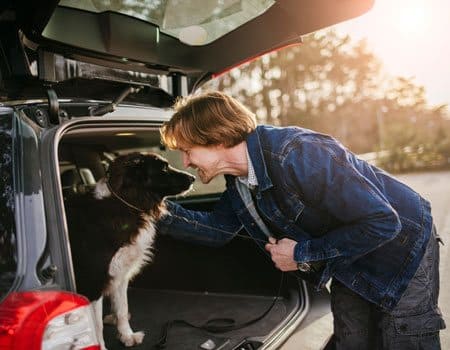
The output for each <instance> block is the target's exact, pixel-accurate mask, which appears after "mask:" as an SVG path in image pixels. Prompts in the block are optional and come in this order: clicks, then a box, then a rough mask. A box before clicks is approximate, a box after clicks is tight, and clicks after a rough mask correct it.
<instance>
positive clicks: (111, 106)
mask: <svg viewBox="0 0 450 350" xmlns="http://www.w3.org/2000/svg"><path fill="white" fill-rule="evenodd" d="M142 88H143V87H142V86H139V87H133V86H129V87H127V88H126V89H125V90H123V91H122V93H121V94H120V95H119V96H118V97H117V98H116V99H114V100H113V101H112V102H111V103H108V104H107V105H105V106H97V107H93V108H91V109H90V115H92V116H99V115H104V114H106V113H111V112H114V111H115V110H116V107H117V105H118V104H119V103H121V102H122V101H123V100H124V99H125V98H126V97H127V96H128V95H129V94H135V93H137V92H139V91H140V90H141V89H142Z"/></svg>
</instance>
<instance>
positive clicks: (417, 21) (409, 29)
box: [397, 1, 428, 36]
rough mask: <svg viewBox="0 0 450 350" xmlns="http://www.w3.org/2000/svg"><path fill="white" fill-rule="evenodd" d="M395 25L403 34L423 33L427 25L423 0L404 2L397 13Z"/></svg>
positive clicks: (425, 7) (417, 34) (418, 34)
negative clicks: (421, 0) (420, 0)
mask: <svg viewBox="0 0 450 350" xmlns="http://www.w3.org/2000/svg"><path fill="white" fill-rule="evenodd" d="M397 26H398V28H399V31H400V32H401V33H402V34H404V35H405V36H409V35H414V36H422V35H425V34H426V33H425V32H426V31H427V27H428V16H427V6H426V5H425V3H424V2H419V1H410V2H407V3H405V6H404V7H402V9H401V10H400V13H399V17H398V22H397Z"/></svg>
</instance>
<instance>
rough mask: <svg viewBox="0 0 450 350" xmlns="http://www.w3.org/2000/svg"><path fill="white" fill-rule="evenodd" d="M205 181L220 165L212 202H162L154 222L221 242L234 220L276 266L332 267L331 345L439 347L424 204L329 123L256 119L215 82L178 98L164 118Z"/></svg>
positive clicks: (318, 273)
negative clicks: (206, 208) (221, 185)
mask: <svg viewBox="0 0 450 350" xmlns="http://www.w3.org/2000/svg"><path fill="white" fill-rule="evenodd" d="M161 134H162V139H163V142H164V143H165V144H166V145H167V146H168V147H169V148H172V149H178V150H180V151H181V152H182V156H183V163H184V165H185V166H186V167H192V168H195V169H197V172H198V175H199V177H200V179H201V181H202V182H203V183H205V184H206V183H209V182H210V181H211V179H213V178H214V177H216V176H219V175H225V179H226V191H225V192H224V193H223V195H222V196H221V199H220V201H219V202H218V203H217V205H216V206H215V208H214V210H213V211H212V212H196V211H191V210H186V209H184V208H183V207H181V206H179V205H177V204H175V203H172V202H168V203H167V205H168V209H169V214H168V215H167V216H166V217H165V218H164V219H163V220H162V221H161V224H160V231H162V232H168V233H170V234H172V235H173V236H175V237H178V238H180V239H189V240H194V241H199V242H202V243H204V244H210V245H220V244H224V243H226V242H227V241H229V240H230V239H231V238H232V236H233V234H236V233H237V232H239V231H240V230H241V229H242V228H244V229H245V230H247V231H248V233H249V234H250V235H251V236H252V237H254V238H256V240H255V242H256V243H257V244H261V243H260V240H264V239H265V240H266V241H267V244H266V245H265V249H266V251H267V252H268V254H270V256H271V258H272V260H273V262H274V263H275V265H276V266H277V267H278V268H279V269H280V270H282V271H294V270H300V273H301V274H302V275H303V276H304V277H305V279H307V280H309V281H310V282H312V283H313V284H314V285H315V287H316V288H317V289H320V288H323V287H324V286H325V284H326V283H327V282H328V281H329V280H330V278H332V283H331V306H332V312H333V316H334V334H335V338H336V348H337V349H347V350H348V349H359V350H362V349H372V348H373V349H396V350H399V349H418V348H420V349H439V348H440V341H439V330H440V329H443V328H445V324H444V321H443V319H442V316H441V312H440V310H439V308H438V306H437V299H438V293H439V275H438V264H439V252H438V242H437V240H438V238H437V236H436V233H435V230H434V226H433V222H432V217H431V213H430V204H429V203H428V202H427V201H426V200H425V199H423V198H422V197H421V196H420V195H419V194H417V193H416V192H414V191H413V190H412V189H410V188H409V187H407V186H406V185H404V184H402V183H400V182H399V181H397V180H396V179H395V178H393V177H391V176H390V175H388V174H387V173H385V172H384V171H382V170H380V169H378V168H376V167H374V166H372V165H370V164H368V163H366V162H364V161H362V160H360V159H358V158H357V157H356V156H355V155H354V154H353V153H351V152H350V151H348V150H347V149H346V148H345V147H344V146H342V145H341V144H340V143H339V142H337V141H336V140H335V139H333V138H332V137H330V136H328V135H323V134H319V133H316V132H313V131H311V130H307V129H302V128H298V127H286V128H274V127H270V126H256V121H255V116H254V114H253V113H251V112H250V111H249V110H248V109H247V108H246V107H244V106H243V105H242V104H240V103H239V102H238V101H236V100H235V99H233V98H232V97H230V96H228V95H225V94H223V93H219V92H210V93H205V94H203V95H199V96H194V97H189V98H186V99H183V100H181V101H179V102H178V103H177V105H176V106H175V114H174V115H173V117H172V118H171V120H170V121H169V122H167V123H166V124H165V125H164V126H163V127H162V129H161Z"/></svg>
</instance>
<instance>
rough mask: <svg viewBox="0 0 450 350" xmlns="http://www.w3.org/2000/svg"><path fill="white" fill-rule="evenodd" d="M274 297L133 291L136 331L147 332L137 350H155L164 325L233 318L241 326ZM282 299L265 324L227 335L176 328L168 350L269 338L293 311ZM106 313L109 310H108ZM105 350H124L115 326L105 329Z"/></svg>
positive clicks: (131, 302)
mask: <svg viewBox="0 0 450 350" xmlns="http://www.w3.org/2000/svg"><path fill="white" fill-rule="evenodd" d="M272 300H273V298H272V297H268V296H252V295H229V294H209V293H198V292H197V293H196V292H180V291H161V290H147V289H136V288H130V289H129V290H128V302H129V308H130V313H131V320H130V324H131V327H132V328H133V330H134V331H135V332H136V331H144V332H145V337H144V342H143V343H142V344H141V345H140V346H137V347H135V349H146V350H147V349H148V350H150V349H152V348H153V345H154V344H156V343H157V342H158V340H159V339H160V336H161V330H162V327H163V325H164V324H165V323H166V322H167V321H170V320H174V319H181V320H186V321H188V322H190V323H193V324H196V325H197V324H198V325H200V324H203V323H204V322H206V321H207V320H209V319H213V318H231V319H234V320H235V322H236V323H238V324H240V323H243V322H246V321H249V320H250V319H254V318H256V317H258V316H260V315H261V314H262V313H263V312H265V311H266V310H267V309H268V308H269V307H270V305H271V304H272ZM288 304H290V303H289V302H288V301H287V300H285V299H283V297H279V299H278V301H277V302H276V304H275V305H274V307H273V308H272V310H271V311H270V312H269V314H267V315H266V316H265V317H264V318H263V319H262V320H260V321H258V322H257V323H255V324H252V325H250V326H247V327H245V328H242V329H238V330H234V331H230V332H227V333H220V334H218V333H208V332H206V331H203V330H199V329H195V328H191V327H187V326H184V325H173V326H172V327H171V329H170V330H169V333H168V338H167V339H168V340H167V346H166V347H165V349H166V350H191V349H192V350H199V349H201V348H200V345H201V344H203V343H204V342H205V341H207V340H208V339H211V340H212V341H213V342H214V343H215V344H216V347H215V348H214V350H218V349H221V350H222V349H232V348H233V347H234V346H236V345H238V344H239V343H240V342H241V341H243V340H244V339H245V338H247V337H248V336H252V337H254V336H265V335H267V334H269V333H270V332H271V331H272V330H273V329H274V328H275V327H276V326H277V325H278V324H279V323H280V322H281V321H282V320H283V319H284V318H285V317H286V315H287V314H288V313H289V312H290V311H291V310H289V305H288ZM105 309H107V307H105ZM104 337H105V343H106V347H107V348H108V349H109V350H115V349H122V350H123V349H125V346H123V345H122V344H121V343H120V342H119V340H118V339H117V338H116V329H115V327H114V326H109V325H105V326H104Z"/></svg>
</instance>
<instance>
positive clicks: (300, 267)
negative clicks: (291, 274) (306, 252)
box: [297, 262, 311, 272]
mask: <svg viewBox="0 0 450 350" xmlns="http://www.w3.org/2000/svg"><path fill="white" fill-rule="evenodd" d="M297 270H299V271H301V272H309V271H311V265H310V264H308V263H307V262H299V263H297Z"/></svg>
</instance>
